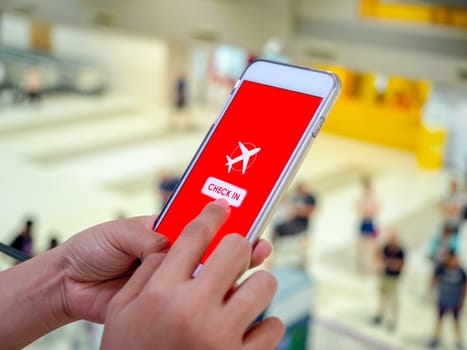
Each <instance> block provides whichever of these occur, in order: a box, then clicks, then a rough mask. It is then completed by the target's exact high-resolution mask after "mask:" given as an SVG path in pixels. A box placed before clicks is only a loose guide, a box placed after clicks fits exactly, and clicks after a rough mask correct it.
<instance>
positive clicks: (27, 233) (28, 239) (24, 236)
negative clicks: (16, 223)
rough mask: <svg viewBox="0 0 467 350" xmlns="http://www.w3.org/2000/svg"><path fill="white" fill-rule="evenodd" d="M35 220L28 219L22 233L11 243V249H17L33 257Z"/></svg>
mask: <svg viewBox="0 0 467 350" xmlns="http://www.w3.org/2000/svg"><path fill="white" fill-rule="evenodd" d="M33 226H34V221H33V219H31V218H30V219H27V220H26V221H25V223H24V226H23V228H22V229H21V232H20V233H19V234H18V235H17V236H16V237H15V239H14V240H13V242H11V244H10V247H12V248H15V249H17V250H19V251H21V252H23V253H24V254H26V255H29V256H33V253H34V249H33V234H32V232H33Z"/></svg>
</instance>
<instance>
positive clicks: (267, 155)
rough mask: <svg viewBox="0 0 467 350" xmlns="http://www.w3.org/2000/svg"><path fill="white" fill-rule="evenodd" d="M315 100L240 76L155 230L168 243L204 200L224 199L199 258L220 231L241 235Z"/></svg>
mask: <svg viewBox="0 0 467 350" xmlns="http://www.w3.org/2000/svg"><path fill="white" fill-rule="evenodd" d="M320 102H321V98H320V97H315V96H311V95H306V94H303V93H298V92H294V91H290V90H284V89H280V88H277V87H272V86H268V85H263V84H258V83H253V82H250V81H244V82H243V83H242V84H241V86H240V88H239V90H238V92H237V94H236V95H235V97H234V99H233V100H232V101H231V103H230V106H229V107H228V109H227V110H226V112H225V113H224V116H223V117H222V119H221V121H220V123H219V124H218V126H217V127H216V129H215V131H214V133H213V134H212V137H211V139H210V141H209V142H208V144H207V145H206V147H205V148H204V150H203V151H202V153H201V155H200V156H199V159H198V161H197V163H196V164H195V166H194V167H193V169H192V171H191V173H190V174H189V176H188V178H187V179H186V181H185V183H184V184H183V186H182V188H181V189H180V191H179V192H178V195H177V197H176V198H175V200H174V201H173V202H172V204H171V207H170V209H169V210H168V211H167V213H166V215H165V217H164V218H163V219H162V221H161V222H160V223H159V225H158V227H157V228H156V231H157V232H159V233H162V234H164V235H165V236H167V237H168V238H169V240H170V241H171V242H172V243H173V242H175V240H176V239H177V237H178V235H179V234H180V233H181V232H182V230H183V228H184V227H185V226H186V225H187V224H188V223H189V222H190V221H191V220H193V219H194V218H195V217H196V216H197V215H198V214H199V213H200V211H201V210H202V209H203V207H204V206H205V205H206V204H207V203H208V202H211V201H212V200H213V198H225V199H227V200H228V201H229V202H230V204H231V207H232V211H231V214H230V217H229V219H228V220H227V222H226V223H225V224H224V225H223V226H222V228H221V229H220V230H219V232H218V233H217V235H216V236H215V237H214V239H213V241H212V242H211V245H210V246H209V248H208V250H207V252H206V255H205V258H206V257H207V256H208V255H209V254H210V253H211V252H212V250H213V249H214V248H215V246H216V245H217V244H218V242H219V241H220V240H221V239H222V238H223V237H224V236H225V235H226V234H228V233H239V234H241V235H243V236H246V235H247V234H248V232H249V230H250V227H251V226H252V224H253V222H254V221H255V219H256V217H257V215H258V213H259V211H260V210H261V208H262V206H263V205H264V202H265V201H266V199H267V198H268V196H269V194H270V192H271V190H272V189H273V187H274V185H275V183H276V182H277V180H278V178H279V176H280V175H281V173H282V171H283V170H284V167H285V166H286V164H287V162H288V160H289V157H290V155H291V154H292V152H293V151H294V150H295V148H296V147H297V144H298V142H299V141H300V139H301V137H302V135H303V133H304V131H305V129H306V128H307V126H308V125H309V123H310V121H311V118H312V117H313V115H314V114H315V111H316V110H317V108H318V106H319V104H320ZM229 158H230V164H229ZM229 168H230V169H229ZM205 258H204V259H203V261H204V260H205Z"/></svg>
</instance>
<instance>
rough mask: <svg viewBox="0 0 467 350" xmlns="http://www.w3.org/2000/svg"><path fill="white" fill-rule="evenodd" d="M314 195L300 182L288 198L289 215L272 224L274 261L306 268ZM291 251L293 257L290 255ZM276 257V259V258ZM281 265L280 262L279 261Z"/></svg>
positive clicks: (314, 205)
mask: <svg viewBox="0 0 467 350" xmlns="http://www.w3.org/2000/svg"><path fill="white" fill-rule="evenodd" d="M316 202H317V201H316V197H315V196H314V195H313V194H312V193H311V192H310V191H309V189H308V188H307V186H306V185H305V184H304V183H302V182H300V183H298V184H297V186H296V187H295V193H294V194H293V196H292V197H291V199H290V208H289V211H290V215H289V217H288V218H287V219H286V220H283V221H282V222H280V223H278V224H277V225H275V226H274V229H273V231H272V242H273V243H274V245H275V248H277V249H276V254H275V256H274V259H275V262H278V261H282V262H283V263H285V264H286V265H287V266H289V267H291V266H293V267H298V268H300V269H306V265H307V258H308V254H307V252H308V245H309V239H308V230H309V226H310V222H311V218H312V217H313V214H314V212H315V209H316ZM290 253H293V255H294V258H292V257H291V256H290ZM276 258H277V259H276ZM279 265H281V263H279Z"/></svg>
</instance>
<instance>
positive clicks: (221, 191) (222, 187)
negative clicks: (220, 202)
mask: <svg viewBox="0 0 467 350" xmlns="http://www.w3.org/2000/svg"><path fill="white" fill-rule="evenodd" d="M201 192H202V193H203V194H205V195H206V196H209V197H211V198H214V199H218V198H224V199H225V200H227V201H228V202H229V204H230V205H231V206H233V207H239V206H240V205H241V204H242V202H243V200H244V199H245V197H246V190H244V189H243V188H240V187H237V186H234V185H232V184H229V183H228V182H225V181H222V180H219V179H216V178H215V177H212V176H211V177H209V178H208V179H207V180H206V182H205V183H204V186H203V189H202V191H201Z"/></svg>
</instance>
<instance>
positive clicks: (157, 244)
mask: <svg viewBox="0 0 467 350" xmlns="http://www.w3.org/2000/svg"><path fill="white" fill-rule="evenodd" d="M151 222H154V217H153V216H139V217H134V218H130V219H124V220H118V221H114V222H113V223H114V225H115V227H114V229H112V230H111V232H112V240H113V242H114V244H115V245H116V246H117V248H118V249H119V250H120V251H121V252H123V253H125V254H127V255H130V256H132V257H135V258H139V259H141V260H144V259H145V258H146V257H147V256H148V255H150V254H153V253H160V252H165V251H166V250H167V248H168V247H169V240H168V239H167V238H166V237H165V236H163V235H161V234H159V233H156V232H154V231H152V230H151V229H150V227H151Z"/></svg>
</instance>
